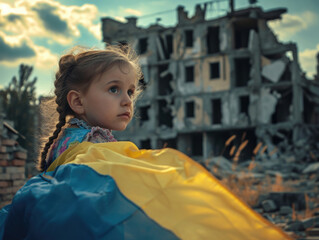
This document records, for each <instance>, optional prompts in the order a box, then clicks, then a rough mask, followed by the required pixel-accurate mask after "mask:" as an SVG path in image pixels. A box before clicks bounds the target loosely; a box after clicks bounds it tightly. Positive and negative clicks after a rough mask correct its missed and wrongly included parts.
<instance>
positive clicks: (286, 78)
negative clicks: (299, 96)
mask: <svg viewBox="0 0 319 240" xmlns="http://www.w3.org/2000/svg"><path fill="white" fill-rule="evenodd" d="M289 81H290V82H291V69H290V64H289V63H288V64H287V66H286V69H285V71H284V73H283V74H282V75H281V77H280V79H279V82H289Z"/></svg>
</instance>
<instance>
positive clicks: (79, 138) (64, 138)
mask: <svg viewBox="0 0 319 240" xmlns="http://www.w3.org/2000/svg"><path fill="white" fill-rule="evenodd" d="M89 132H90V129H84V128H65V129H64V130H63V133H62V134H61V136H60V137H59V138H58V139H57V140H56V141H55V142H54V143H53V144H52V147H51V150H50V154H49V158H48V161H47V163H48V166H49V165H50V164H51V163H52V162H53V161H54V160H55V159H56V158H58V157H59V156H60V155H61V154H62V153H63V152H64V151H65V150H66V149H68V148H69V147H70V146H72V145H74V144H78V143H81V142H83V141H84V139H85V137H86V135H87V134H88V133H89Z"/></svg>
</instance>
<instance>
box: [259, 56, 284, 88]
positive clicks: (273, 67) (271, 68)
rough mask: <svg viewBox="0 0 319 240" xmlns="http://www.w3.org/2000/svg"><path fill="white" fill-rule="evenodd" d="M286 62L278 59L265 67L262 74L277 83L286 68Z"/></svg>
mask: <svg viewBox="0 0 319 240" xmlns="http://www.w3.org/2000/svg"><path fill="white" fill-rule="evenodd" d="M286 65H287V64H286V63H285V61H283V60H277V61H274V62H272V63H271V64H269V65H266V66H264V67H263V69H262V71H261V74H262V76H264V77H265V78H267V79H268V80H270V81H272V82H274V83H276V82H278V81H279V79H280V78H281V76H282V74H283V72H284V71H285V69H286Z"/></svg>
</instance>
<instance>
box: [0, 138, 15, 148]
mask: <svg viewBox="0 0 319 240" xmlns="http://www.w3.org/2000/svg"><path fill="white" fill-rule="evenodd" d="M16 144H17V141H16V140H13V139H2V145H4V146H14V145H16Z"/></svg>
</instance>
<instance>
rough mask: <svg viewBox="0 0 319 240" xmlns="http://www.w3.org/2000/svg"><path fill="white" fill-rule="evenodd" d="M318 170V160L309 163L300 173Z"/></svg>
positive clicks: (316, 171)
mask: <svg viewBox="0 0 319 240" xmlns="http://www.w3.org/2000/svg"><path fill="white" fill-rule="evenodd" d="M318 171H319V162H317V163H312V164H310V165H309V166H307V167H306V168H305V169H304V170H303V171H302V173H318Z"/></svg>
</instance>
